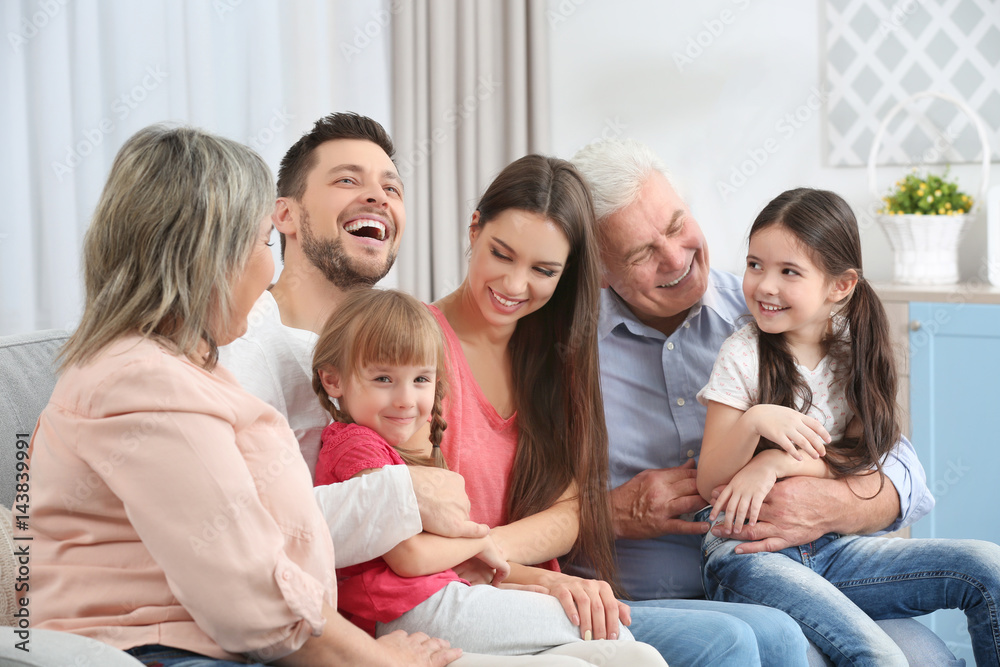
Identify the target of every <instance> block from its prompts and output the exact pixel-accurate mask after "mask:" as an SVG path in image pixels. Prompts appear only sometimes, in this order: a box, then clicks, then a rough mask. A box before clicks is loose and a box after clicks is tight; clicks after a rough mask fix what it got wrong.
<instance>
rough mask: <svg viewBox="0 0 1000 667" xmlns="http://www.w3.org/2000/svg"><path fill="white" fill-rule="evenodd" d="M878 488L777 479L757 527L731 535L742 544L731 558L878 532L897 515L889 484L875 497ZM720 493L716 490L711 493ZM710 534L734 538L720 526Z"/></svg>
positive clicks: (874, 481) (871, 479) (870, 478)
mask: <svg viewBox="0 0 1000 667" xmlns="http://www.w3.org/2000/svg"><path fill="white" fill-rule="evenodd" d="M878 487H879V476H878V475H865V476H857V477H847V478H842V479H820V478H816V477H805V476H797V477H789V478H787V479H783V480H781V481H779V482H778V483H777V484H775V485H774V488H773V489H771V493H769V494H768V496H767V498H766V499H765V500H764V504H763V505H762V506H761V508H760V515H759V516H758V518H757V524H756V525H754V526H743V529H742V530H741V531H740V533H739V535H738V536H736V537H738V538H739V539H741V540H748V542H745V543H744V544H741V545H739V546H737V547H736V553H744V554H750V553H758V552H761V551H780V550H782V549H785V548H788V547H795V546H799V545H802V544H808V543H809V542H812V541H813V540H816V539H818V538H820V537H822V536H823V535H825V534H826V533H843V534H854V533H870V532H873V531H876V530H881V529H882V528H885V527H886V526H888V525H889V524H891V523H892V522H893V520H894V519H895V517H896V516H897V515H898V514H899V494H897V493H896V487H894V486H893V485H892V482H890V481H889V480H885V484H884V486H883V487H882V491H881V492H879V488H878ZM721 490H722V489H721V487H720V488H719V489H716V491H721ZM876 493H878V495H875V494H876ZM873 496H874V497H873ZM714 497H715V494H713V499H714ZM712 534H713V535H717V536H719V537H734V535H733V534H732V533H731V532H730V531H726V530H724V529H723V527H722V526H721V525H719V526H716V527H715V528H713V529H712Z"/></svg>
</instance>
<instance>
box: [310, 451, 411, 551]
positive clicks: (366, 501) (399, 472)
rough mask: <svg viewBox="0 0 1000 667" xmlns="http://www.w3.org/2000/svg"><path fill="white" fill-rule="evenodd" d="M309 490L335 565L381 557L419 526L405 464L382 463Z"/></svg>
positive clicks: (408, 536)
mask: <svg viewBox="0 0 1000 667" xmlns="http://www.w3.org/2000/svg"><path fill="white" fill-rule="evenodd" d="M314 492H315V494H316V501H317V502H318V503H319V507H320V510H321V511H322V512H323V516H324V517H325V518H326V523H327V525H329V527H330V534H331V535H332V536H333V548H334V553H335V554H336V558H337V567H347V566H348V565H356V564H357V563H364V562H365V561H369V560H371V559H372V558H376V557H378V556H381V555H382V554H384V553H386V552H388V551H390V550H391V549H392V548H393V547H395V546H396V545H397V544H399V543H400V542H402V541H403V540H405V539H408V538H410V537H413V536H414V535H416V534H417V533H419V532H420V531H421V530H422V529H423V528H422V526H421V523H420V511H419V509H418V508H417V496H416V494H415V493H414V492H413V482H412V481H411V480H410V473H409V472H408V471H407V469H406V466H403V465H395V466H386V467H384V468H382V469H381V470H378V471H376V472H373V473H371V474H368V475H362V476H361V477H354V478H351V479H349V480H347V481H346V482H340V483H338V484H325V485H323V486H317V487H316V488H315V489H314Z"/></svg>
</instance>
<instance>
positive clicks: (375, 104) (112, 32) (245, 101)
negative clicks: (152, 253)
mask: <svg viewBox="0 0 1000 667" xmlns="http://www.w3.org/2000/svg"><path fill="white" fill-rule="evenodd" d="M389 7H390V5H389V3H388V2H387V0H360V1H359V0H292V1H279V0H144V1H143V2H136V1H135V0H19V1H18V0H3V1H2V2H0V27H2V30H0V34H2V35H3V37H4V42H5V43H4V44H0V91H2V92H0V94H2V96H3V101H2V103H0V146H2V149H0V184H2V185H0V187H2V193H3V203H4V213H3V215H2V222H0V281H2V282H0V284H2V285H3V296H2V297H0V335H4V334H10V333H18V332H24V331H32V330H36V329H47V328H64V329H68V328H72V327H73V326H75V323H76V322H77V321H78V319H79V315H80V312H81V308H82V281H81V277H80V252H81V247H82V241H83V234H84V232H85V230H86V227H87V225H88V223H89V218H90V215H91V214H92V212H93V209H94V205H95V203H96V201H97V198H98V197H99V195H100V191H101V188H102V186H103V183H104V180H105V178H106V177H107V173H108V170H109V168H110V166H111V161H112V160H113V158H114V155H115V153H116V152H117V150H118V148H120V147H121V145H122V143H124V141H125V140H126V139H127V138H128V137H129V136H131V135H132V134H133V133H134V132H135V131H137V130H138V129H140V128H142V127H144V126H146V125H149V124H150V123H155V122H161V121H168V122H174V123H184V124H192V125H196V126H199V127H202V128H204V129H206V130H208V131H211V132H215V133H218V134H222V135H225V136H228V137H231V138H233V139H236V140H238V141H242V142H244V143H247V144H249V145H250V146H251V147H253V148H255V149H256V150H257V151H258V152H260V153H261V154H262V155H263V156H264V158H265V159H266V160H267V162H268V164H270V165H271V168H272V170H275V171H276V169H277V166H278V162H279V161H280V159H281V156H282V155H283V154H284V152H285V150H286V149H287V148H288V147H289V146H290V145H291V144H292V143H293V142H294V141H295V140H296V139H297V138H298V137H299V136H300V135H301V133H302V132H303V131H305V130H307V129H308V128H309V127H310V126H311V125H312V123H313V122H314V121H315V120H316V119H317V118H319V117H320V116H322V115H325V114H327V113H330V112H331V111H337V110H352V111H357V112H359V113H363V114H365V115H369V116H372V117H373V118H375V119H377V120H379V121H380V122H382V123H383V124H385V125H386V126H387V127H388V128H390V130H391V123H390V122H389V121H390V118H389V114H390V102H389V99H390V96H389V92H390V91H389V86H390V78H389V23H390V19H391V14H390V11H389Z"/></svg>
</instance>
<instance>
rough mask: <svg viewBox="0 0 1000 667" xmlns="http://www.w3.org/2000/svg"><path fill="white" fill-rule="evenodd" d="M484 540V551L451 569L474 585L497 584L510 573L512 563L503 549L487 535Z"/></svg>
mask: <svg viewBox="0 0 1000 667" xmlns="http://www.w3.org/2000/svg"><path fill="white" fill-rule="evenodd" d="M483 541H484V546H483V549H482V551H480V552H479V553H478V554H476V555H475V556H473V557H472V558H470V559H469V560H467V561H465V562H464V563H459V564H458V565H456V566H455V567H453V568H451V569H452V570H454V571H455V574H457V575H458V576H460V577H462V579H465V580H466V581H468V582H469V583H470V584H472V585H473V586H477V585H479V584H493V585H494V586H497V585H499V584H500V583H501V582H503V580H504V579H506V578H507V577H508V575H510V563H508V562H507V559H506V558H504V554H503V551H502V550H501V549H500V547H499V546H498V545H497V544H496V542H494V541H493V538H491V537H489V536H486V537H485V538H483Z"/></svg>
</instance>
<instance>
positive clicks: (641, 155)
mask: <svg viewBox="0 0 1000 667" xmlns="http://www.w3.org/2000/svg"><path fill="white" fill-rule="evenodd" d="M571 162H572V163H573V166H574V167H576V168H577V170H578V171H579V172H580V173H581V174H582V175H583V178H584V179H585V180H586V181H587V185H588V186H590V194H591V197H592V198H593V200H594V215H595V216H596V218H597V220H598V222H602V221H603V220H605V219H607V217H608V216H610V215H611V214H612V213H615V212H617V211H620V210H621V209H623V208H625V207H626V206H628V205H630V204H632V203H633V202H634V201H635V200H636V199H637V198H638V197H639V191H640V190H641V189H642V186H643V185H645V183H646V180H647V179H648V178H649V176H650V174H651V173H652V172H654V171H658V172H660V173H661V174H663V175H664V176H665V177H666V179H667V181H668V182H669V183H670V185H671V186H672V187H674V188H675V189H676V187H675V186H674V183H673V179H672V178H671V177H670V173H669V172H668V171H667V167H666V165H665V164H663V161H662V160H661V159H660V158H659V157H657V156H656V153H654V152H653V151H652V149H651V148H650V147H649V146H647V145H645V144H642V143H639V142H638V141H635V140H634V139H625V140H619V139H602V140H599V141H595V142H593V143H591V144H588V145H586V146H584V147H583V148H581V149H580V150H579V151H577V153H576V155H574V156H573V159H572V160H571Z"/></svg>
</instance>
